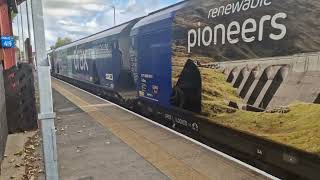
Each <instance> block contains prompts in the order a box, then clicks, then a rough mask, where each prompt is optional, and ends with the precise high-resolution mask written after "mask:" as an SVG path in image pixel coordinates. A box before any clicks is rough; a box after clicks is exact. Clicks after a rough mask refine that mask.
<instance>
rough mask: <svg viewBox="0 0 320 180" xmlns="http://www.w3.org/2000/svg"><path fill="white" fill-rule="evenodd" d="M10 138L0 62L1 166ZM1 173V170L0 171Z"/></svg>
mask: <svg viewBox="0 0 320 180" xmlns="http://www.w3.org/2000/svg"><path fill="white" fill-rule="evenodd" d="M7 136H8V126H7V115H6V101H5V91H4V84H3V71H2V64H1V62H0V165H1V162H2V159H3V155H4V151H5V148H6V141H7ZM0 172H1V170H0Z"/></svg>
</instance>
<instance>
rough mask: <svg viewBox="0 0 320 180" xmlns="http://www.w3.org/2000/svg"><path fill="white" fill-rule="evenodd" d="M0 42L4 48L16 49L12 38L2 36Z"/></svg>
mask: <svg viewBox="0 0 320 180" xmlns="http://www.w3.org/2000/svg"><path fill="white" fill-rule="evenodd" d="M0 41H1V47H2V48H14V38H13V37H12V36H1V37H0Z"/></svg>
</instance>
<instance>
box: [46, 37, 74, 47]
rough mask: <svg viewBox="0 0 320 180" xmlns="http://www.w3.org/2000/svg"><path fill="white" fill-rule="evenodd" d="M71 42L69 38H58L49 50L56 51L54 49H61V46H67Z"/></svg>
mask: <svg viewBox="0 0 320 180" xmlns="http://www.w3.org/2000/svg"><path fill="white" fill-rule="evenodd" d="M71 42H72V39H71V38H69V37H65V38H61V37H58V39H57V41H56V43H55V45H54V46H51V47H50V48H51V49H56V48H59V47H61V46H63V45H66V44H69V43H71Z"/></svg>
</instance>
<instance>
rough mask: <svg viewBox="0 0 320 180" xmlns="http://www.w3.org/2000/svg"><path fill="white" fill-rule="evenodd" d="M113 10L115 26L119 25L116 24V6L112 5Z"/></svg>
mask: <svg viewBox="0 0 320 180" xmlns="http://www.w3.org/2000/svg"><path fill="white" fill-rule="evenodd" d="M111 8H113V25H114V26H115V25H117V23H116V6H115V5H112V6H111Z"/></svg>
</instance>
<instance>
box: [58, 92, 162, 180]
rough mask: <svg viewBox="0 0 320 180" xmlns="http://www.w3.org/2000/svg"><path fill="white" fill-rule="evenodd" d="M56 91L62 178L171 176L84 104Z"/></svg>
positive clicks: (70, 179)
mask: <svg viewBox="0 0 320 180" xmlns="http://www.w3.org/2000/svg"><path fill="white" fill-rule="evenodd" d="M53 95H54V108H55V111H56V112H57V116H58V118H57V120H56V128H57V130H58V131H57V144H58V162H59V172H60V179H62V180H63V179H66V180H78V179H88V180H89V179H90V180H93V179H95V180H100V179H119V180H121V179H123V180H126V179H139V180H140V179H141V180H143V179H146V180H149V179H150V180H151V179H168V178H167V177H166V176H165V175H164V174H163V173H161V172H159V171H158V170H157V169H156V168H155V167H154V166H152V165H151V164H150V163H149V162H147V161H145V160H144V159H143V158H142V157H141V156H140V155H139V154H137V153H136V152H135V151H134V150H133V149H131V148H130V147H128V146H127V145H126V144H125V143H124V142H122V141H121V140H120V139H119V138H117V137H116V136H115V135H113V134H112V133H111V132H110V131H109V130H107V129H105V128H104V127H103V126H101V125H100V124H98V123H97V122H96V121H94V120H93V119H92V117H90V116H89V115H88V114H86V113H85V112H83V111H82V110H81V109H80V108H78V107H76V106H75V105H74V104H72V103H71V102H69V101H68V100H67V99H66V98H64V97H63V96H62V95H60V94H59V93H57V92H56V91H54V92H53Z"/></svg>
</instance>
